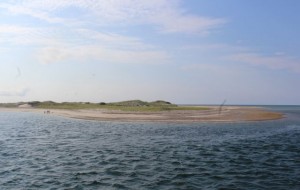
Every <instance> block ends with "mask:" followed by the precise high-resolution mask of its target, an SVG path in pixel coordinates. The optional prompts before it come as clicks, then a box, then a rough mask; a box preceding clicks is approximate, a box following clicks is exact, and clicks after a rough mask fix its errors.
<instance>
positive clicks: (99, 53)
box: [37, 46, 169, 64]
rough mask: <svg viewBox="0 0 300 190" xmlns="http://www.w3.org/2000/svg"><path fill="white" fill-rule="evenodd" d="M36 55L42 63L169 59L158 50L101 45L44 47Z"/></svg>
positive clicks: (156, 60)
mask: <svg viewBox="0 0 300 190" xmlns="http://www.w3.org/2000/svg"><path fill="white" fill-rule="evenodd" d="M37 56H38V57H37V58H38V60H39V62H41V63H44V64H50V63H56V62H63V61H66V60H72V61H79V62H82V63H84V62H88V61H92V60H97V61H100V62H101V63H127V64H162V63H167V62H168V61H169V55H168V54H166V53H163V52H160V51H151V50H146V51H127V50H116V49H108V48H105V47H101V46H78V47H64V46H52V47H45V48H41V49H40V50H39V51H38V52H37Z"/></svg>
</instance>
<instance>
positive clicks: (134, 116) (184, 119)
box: [0, 106, 283, 123]
mask: <svg viewBox="0 0 300 190" xmlns="http://www.w3.org/2000/svg"><path fill="white" fill-rule="evenodd" d="M209 108H210V109H208V110H186V111H182V110H180V111H179V110H178V111H160V112H128V111H126V112H125V111H118V110H104V109H93V110H89V109H83V110H63V109H51V110H49V111H50V114H54V115H58V116H63V117H69V118H76V119H85V120H99V121H130V122H134V121H137V122H175V123H191V122H243V121H265V120H276V119H281V118H283V114H282V113H278V112H272V111H269V110H266V109H263V108H259V107H244V106H226V107H224V108H223V109H222V111H221V112H219V107H217V106H209ZM0 111H17V112H36V113H41V114H44V112H45V111H46V110H44V109H36V108H0Z"/></svg>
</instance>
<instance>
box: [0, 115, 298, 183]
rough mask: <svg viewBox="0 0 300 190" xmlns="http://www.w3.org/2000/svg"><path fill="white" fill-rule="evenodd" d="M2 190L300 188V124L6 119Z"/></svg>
mask: <svg viewBox="0 0 300 190" xmlns="http://www.w3.org/2000/svg"><path fill="white" fill-rule="evenodd" d="M0 121H1V126H0V127H1V132H0V165H1V168H0V187H1V189H300V177H299V176H300V170H299V168H300V159H299V158H300V138H299V137H300V121H299V120H297V121H294V120H288V119H286V120H282V121H270V122H258V123H255V122H253V123H240V124H189V125H183V124H176V125H175V124H154V123H144V124H142V123H140V124H139V123H137V124H133V123H110V122H93V121H81V120H72V119H64V118H59V117H55V116H49V117H48V116H45V115H38V114H33V113H0Z"/></svg>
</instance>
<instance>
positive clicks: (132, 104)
mask: <svg viewBox="0 0 300 190" xmlns="http://www.w3.org/2000/svg"><path fill="white" fill-rule="evenodd" d="M23 104H29V105H31V106H32V107H33V108H40V109H109V110H121V111H136V112H156V111H171V110H207V109H209V108H205V107H193V106H177V105H176V104H172V103H170V102H166V101H163V100H158V101H154V102H145V101H141V100H130V101H123V102H114V103H105V102H100V103H90V102H62V103H57V102H53V101H45V102H39V101H33V102H20V103H11V104H0V107H10V108H12V107H18V106H19V105H23Z"/></svg>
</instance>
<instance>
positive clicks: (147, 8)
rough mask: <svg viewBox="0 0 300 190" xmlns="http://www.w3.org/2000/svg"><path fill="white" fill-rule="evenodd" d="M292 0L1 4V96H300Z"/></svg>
mask: <svg viewBox="0 0 300 190" xmlns="http://www.w3.org/2000/svg"><path fill="white" fill-rule="evenodd" d="M299 9H300V1H298V0H276V1H273V0H264V1H261V0H252V1H241V0H226V1H224V0H214V1H211V0H149V1H148V0H144V1H140V0H111V1H108V0H103V1H101V0H99V1H95V0H44V1H39V0H18V1H15V0H11V1H10V0H7V1H1V2H0V18H1V19H0V56H1V61H0V79H1V80H0V102H19V101H33V100H39V101H45V100H53V101H58V102H61V101H90V102H102V101H105V102H111V101H121V100H129V99H142V100H147V101H152V100H158V99H164V100H168V101H171V102H174V103H195V104H219V103H222V102H223V100H224V99H226V100H227V103H228V104H300V88H299V83H300V56H299V48H300V38H299V37H298V36H299V34H300V20H299V18H300V12H299Z"/></svg>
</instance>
